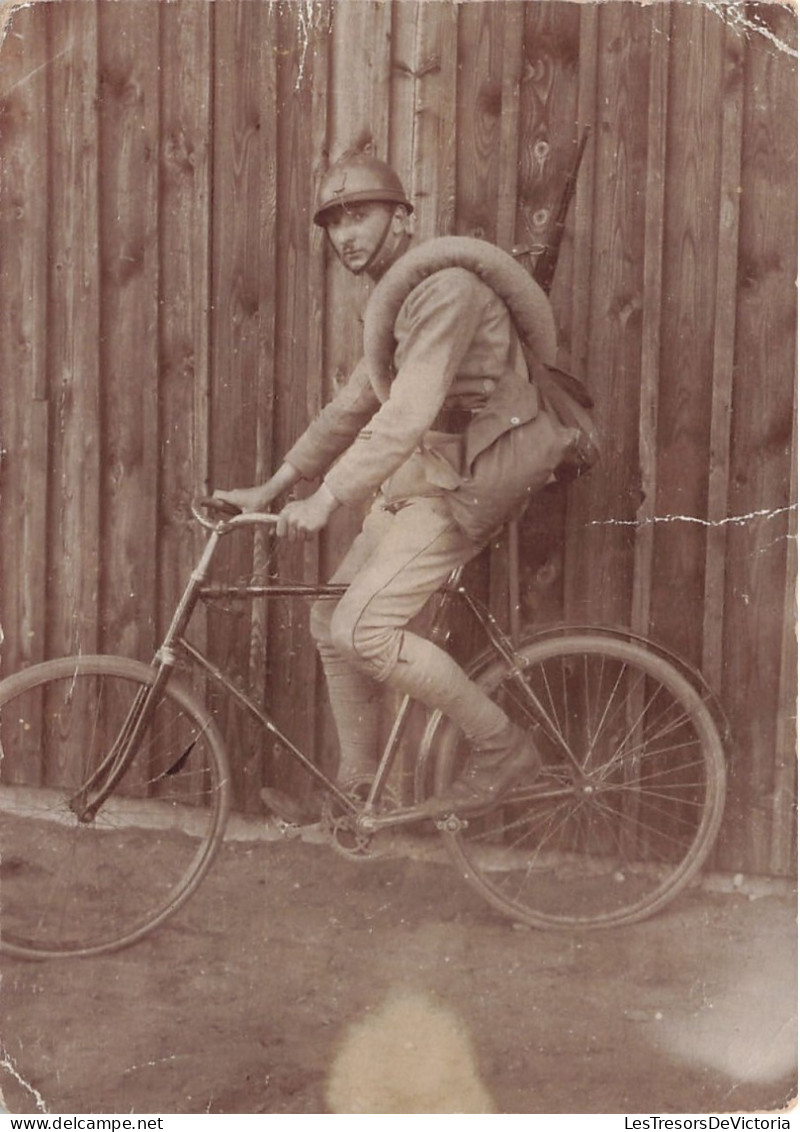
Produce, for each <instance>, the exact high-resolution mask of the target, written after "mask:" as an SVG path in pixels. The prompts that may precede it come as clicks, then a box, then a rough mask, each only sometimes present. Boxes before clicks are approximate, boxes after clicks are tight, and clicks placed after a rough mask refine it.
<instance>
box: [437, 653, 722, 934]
mask: <svg viewBox="0 0 800 1132" xmlns="http://www.w3.org/2000/svg"><path fill="white" fill-rule="evenodd" d="M517 655H518V658H519V663H518V670H517V671H518V673H519V675H518V676H515V674H514V670H513V669H512V668H511V666H509V665H508V664H507V663H506V662H504V661H502V660H498V659H497V654H496V653H493V654H492V656H493V658H494V659H483V661H482V662H479V663H478V665H477V666H476V668H475V669H474V671H473V672H472V677H473V679H475V680H476V681H477V683H478V684H479V685H480V686H481V687H482V688H483V689H484V690H485V691H486V692H487V693H488V694H489V695H490V696H491V697H492V698H493V699H494V700H495V701H496V702H498V703H499V704H501V706H503V707H504V709H505V710H506V711H507V713H508V714H509V715H510V716H511V718H513V719H514V720H515V721H516V722H517V723H519V724H521V725H523V726H527V727H531V728H534V729H535V730H533V731H532V735H533V736H535V741H536V742H537V744H538V746H539V749H540V751H541V753H542V756H543V769H542V772H541V774H540V775H539V776H538V777H537V778H536V780H535V781H534V782H532V783H529V784H525V783H522V784H520V785H519V786H518V787H515V789H514V791H513V792H512V794H511V795H510V796H509V797H508V798H507V799H504V800H503V801H502V802H501V803H500V804H499V805H497V806H495V807H494V808H493V809H491V810H490V811H489V812H486V813H484V814H482V815H475V816H473V817H469V816H467V817H466V818H465V819H464V820H463V823H462V828H460V829H458V830H453V831H450V832H448V831H445V832H444V834H443V836H444V838H445V842H446V845H447V849H448V851H449V853H450V855H451V857H452V859H453V861H454V863H455V865H456V867H457V868H458V870H459V872H460V874H461V875H462V877H463V878H464V879H465V880H466V881H467V882H468V883H469V884H471V885H472V886H473V887H474V888H475V889H477V890H478V891H479V892H480V893H481V895H482V896H483V897H484V898H485V899H487V900H488V901H489V903H490V904H492V905H493V907H495V908H496V909H498V910H499V911H500V912H502V913H504V914H505V915H508V916H510V917H512V918H513V919H516V920H518V921H520V922H522V923H526V924H529V925H532V926H534V927H538V928H595V927H612V926H618V925H622V924H629V923H633V922H635V921H637V920H640V919H644V918H645V917H646V916H650V915H652V914H654V913H655V912H657V911H659V910H660V909H662V908H663V907H664V906H665V905H666V904H668V903H669V902H670V901H671V900H673V899H674V898H675V897H676V896H677V895H678V893H679V892H681V891H682V890H683V889H684V888H685V887H686V886H687V885H688V884H689V883H690V881H691V880H692V879H693V878H694V877H695V875H696V874H697V872H698V870H699V869H700V868H701V867H702V865H703V863H704V861H705V860H706V858H707V857H708V854H709V852H710V850H711V847H712V845H713V842H714V838H715V836H716V834H717V831H718V829H719V825H720V822H721V820H722V813H723V808H724V800H725V757H724V749H723V744H722V740H721V738H720V735H719V733H718V730H717V727H716V725H715V723H714V719H713V717H712V715H711V713H710V712H709V710H708V708H707V707H706V705H705V704H704V702H703V699H702V697H701V696H700V695H699V694H698V692H697V691H696V690H695V688H694V687H692V685H691V684H690V683H689V681H688V680H687V679H686V678H685V677H684V676H683V675H682V674H681V673H680V672H678V670H677V669H676V668H675V667H674V666H673V665H672V664H671V663H670V662H669V661H667V660H665V659H664V658H663V656H661V655H658V654H657V653H654V652H652V651H650V650H648V649H647V648H645V647H643V646H642V645H641V644H636V643H633V642H631V641H628V640H625V639H617V638H610V637H608V636H607V635H600V634H597V635H593V634H591V633H588V634H580V635H575V636H563V637H556V638H544V639H542V638H540V639H538V640H534V639H531V640H524V639H523V643H522V644H521V645H520V646H519V647H518V649H517ZM465 754H466V746H465V743H464V739H463V735H462V734H461V733H460V732H459V731H458V729H457V728H456V727H455V726H454V725H453V724H451V723H450V722H449V721H448V720H446V719H445V718H444V717H443V716H441V715H438V716H434V717H432V719H431V721H430V723H429V725H428V728H427V730H426V734H425V736H424V739H423V744H422V750H421V755H420V763H421V765H422V766H423V767H425V766H432V768H433V788H434V790H440V789H442V788H443V787H444V786H446V785H447V783H448V782H449V781H451V779H452V778H453V777H454V775H455V774H457V772H458V769H459V766H460V760H461V759H462V758H463V757H464V755H465Z"/></svg>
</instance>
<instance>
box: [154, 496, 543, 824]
mask: <svg viewBox="0 0 800 1132" xmlns="http://www.w3.org/2000/svg"><path fill="white" fill-rule="evenodd" d="M193 512H194V514H195V518H197V520H198V522H200V523H201V524H202V525H203V526H204V527H205V528H206V529H207V530H208V531H209V537H208V540H207V542H206V545H205V548H204V550H203V552H202V554H201V556H200V560H199V562H198V564H197V567H196V568H195V570H194V571H193V572H192V574H191V576H190V578H189V581H188V583H187V586H186V589H185V591H184V593H183V595H182V596H181V599H180V601H179V603H178V606H177V609H176V611H175V614H174V616H173V619H172V623H171V625H170V627H169V629H168V630H167V634H166V636H165V638H164V641H163V643H162V645H161V646H160V648H159V649H158V651H157V652H156V655H155V659H154V662H153V663H154V664H156V665H158V666H159V668H160V669H161V671H162V672H167V673H168V672H169V670H171V669H172V668H174V666H175V665H176V664H177V661H178V657H179V656H180V655H183V656H185V657H187V658H188V659H189V660H190V661H191V662H192V663H193V664H195V665H197V667H198V668H199V669H201V670H202V671H203V672H205V673H206V675H207V676H208V677H209V678H210V679H211V681H212V682H213V683H214V684H215V685H217V686H218V687H219V688H221V689H223V690H224V691H225V692H227V693H228V694H229V695H231V696H232V697H233V699H234V700H235V701H236V703H238V704H239V706H240V707H242V708H243V709H244V710H245V711H246V712H247V713H248V714H249V715H251V716H252V717H253V718H255V719H256V720H257V721H258V722H259V723H260V724H261V726H262V727H264V728H266V730H267V731H268V732H269V733H270V735H271V736H272V737H273V738H274V739H275V740H276V741H277V742H278V743H279V744H280V745H281V747H283V748H284V750H286V751H287V752H288V753H289V754H290V756H291V757H292V758H293V759H295V760H296V761H297V762H298V763H300V765H301V766H302V767H303V768H304V769H305V770H306V771H307V772H308V773H309V774H310V775H311V776H312V777H313V778H314V779H315V780H316V781H317V782H318V783H319V784H320V785H321V786H322V787H324V789H325V790H326V791H327V792H328V793H329V794H331V795H333V796H334V797H335V798H336V799H337V801H338V802H339V804H340V805H341V806H342V807H344V809H345V810H346V811H347V812H349V813H351V814H356V813H370V812H371V811H374V809H375V806H376V804H377V801H378V799H379V798H380V797H381V794H382V792H383V789H384V787H385V785H386V782H387V779H388V777H389V773H390V771H391V769H392V766H393V764H394V761H395V758H396V756H397V752H398V749H399V745H400V740H401V738H402V736H403V733H404V730H405V727H406V725H407V722H408V718H409V715H410V712H411V707H412V704H413V701H412V700H411V698H410V697H409V696H404V697H403V699H402V701H401V703H400V706H399V708H398V710H397V713H396V716H395V719H394V721H393V724H392V727H391V731H390V734H389V736H388V738H387V741H386V744H385V747H384V750H383V752H382V755H381V758H380V761H379V764H378V768H377V770H376V773H375V777H374V779H373V781H372V783H371V785H370V789H369V793H368V796H367V799H366V801H365V802H364V803H358V802H355V801H354V800H353V799H352V798H351V797H349V796H348V795H347V794H346V793H344V792H343V791H342V789H341V787H340V786H339V784H338V783H337V782H336V781H335V780H334V779H332V778H331V777H330V776H329V775H328V774H326V773H325V771H323V770H321V769H320V768H319V767H318V766H317V765H316V764H315V763H314V762H312V761H311V759H310V758H309V757H308V756H307V755H306V754H305V752H304V751H302V750H301V749H300V748H299V747H298V746H297V745H296V744H295V743H294V742H293V741H292V740H291V739H290V738H289V737H288V736H287V735H286V734H285V733H284V732H283V731H282V730H281V729H280V727H279V726H278V725H277V723H276V722H275V720H274V719H273V718H272V717H271V716H270V715H269V714H268V712H267V711H266V710H264V709H262V708H261V707H259V705H258V704H256V703H255V702H254V701H253V699H252V698H251V697H250V696H249V695H247V694H246V693H245V692H243V691H242V690H241V689H240V688H238V687H236V685H235V684H234V683H233V682H232V681H231V680H230V679H229V678H228V677H227V676H226V674H225V673H224V672H223V671H222V669H220V668H219V666H218V665H216V664H215V663H214V662H213V661H212V660H210V659H209V657H207V656H206V655H205V654H204V653H203V652H201V651H200V649H198V648H197V647H196V646H195V645H193V644H192V643H191V642H190V641H188V640H187V639H186V636H185V631H186V629H187V627H188V624H189V621H190V619H191V616H192V613H193V612H194V609H195V607H196V605H197V602H198V601H200V600H202V601H215V600H220V599H229V600H230V599H233V600H241V599H253V598H279V597H282V598H286V597H289V598H296V597H302V598H311V599H319V598H330V599H335V598H338V597H341V596H342V594H343V593H344V592H345V591H346V589H347V585H346V584H335V583H334V584H332V583H317V584H305V583H297V582H280V581H276V582H266V583H259V584H246V585H231V584H221V583H208V581H207V578H208V574H209V570H210V566H211V563H212V561H213V558H214V554H215V552H216V549H217V547H218V545H219V542H220V540H221V539H222V538H223V537H224V536H225V535H227V534H229V533H230V532H232V531H234V530H238V529H241V528H243V527H252V528H256V527H271V526H274V524H275V522H276V516H274V515H267V514H261V513H257V512H254V513H247V514H242V515H236V516H234V517H232V518H229V519H225V520H220V521H216V522H213V523H212V522H210V521H209V520H208V519H206V518H205V517H204V516H203V515H201V514H200V513H199V512H198V511H197V509H196V508H193ZM462 572H463V571H462V569H461V568H459V569H457V570H454V571H453V573H452V574H451V575H450V577H449V579H448V580H447V582H446V584H445V585H444V587H443V588H442V590H441V591H440V593H439V601H438V603H437V605H436V607H435V610H434V613H433V618H432V622H431V626H430V634H431V636H432V637H438V636H440V635H441V633H442V630H443V627H444V625H445V624H446V620H447V615H448V613H449V611H450V610H451V608H452V606H453V604H454V603H456V602H458V603H459V604H461V605H464V606H466V608H468V609H469V610H470V612H471V614H472V615H473V617H474V619H475V620H476V621H477V623H478V624H479V625H480V627H481V629H482V631H483V633H484V635H485V637H486V640H487V642H488V643H490V644H491V645H492V647H493V648H494V649H495V650H496V652H497V654H498V657H499V658H502V659H504V660H505V661H506V662H507V663H508V664H509V665H510V666H511V667H512V669H517V660H516V654H515V651H514V647H513V644H512V642H511V640H510V638H509V637H508V636H507V635H506V634H505V633H504V632H503V630H502V629H501V627H500V626H499V624H498V623H497V620H496V619H495V617H494V616H493V615H492V613H491V611H490V610H489V609H488V608H487V607H486V606H485V605H483V603H482V602H480V601H478V600H477V599H476V598H475V596H474V595H473V594H471V593H470V592H469V591H468V590H467V589H466V587H465V586H464V585H463V583H462V581H461V576H462ZM520 675H521V673H520ZM157 683H158V684H160V680H159V681H157ZM145 710H146V709H145ZM412 815H413V816H412ZM415 816H418V815H417V812H416V810H415V809H414V808H413V807H412V808H408V809H400V810H397V811H395V812H394V813H393V814H392V815H386V818H387V821H388V819H389V818H390V817H391V818H393V819H394V820H393V822H392V824H400V823H402V822H403V821H404V820H408V821H412V820H414V817H415Z"/></svg>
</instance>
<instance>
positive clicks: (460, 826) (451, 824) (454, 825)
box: [434, 814, 469, 833]
mask: <svg viewBox="0 0 800 1132" xmlns="http://www.w3.org/2000/svg"><path fill="white" fill-rule="evenodd" d="M434 825H435V826H436V828H437V829H438V830H439V832H440V833H461V831H462V830H464V829H466V828H467V826H468V825H469V822H468V821H465V820H464V818H460V817H459V816H458V814H448V816H447V817H446V818H441V819H440V820H439V821H437V822H434Z"/></svg>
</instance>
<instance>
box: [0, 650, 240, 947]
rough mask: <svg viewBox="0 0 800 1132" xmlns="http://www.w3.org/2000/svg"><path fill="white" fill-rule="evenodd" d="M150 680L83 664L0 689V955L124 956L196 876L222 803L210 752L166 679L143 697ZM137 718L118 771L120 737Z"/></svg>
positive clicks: (56, 664) (209, 737)
mask: <svg viewBox="0 0 800 1132" xmlns="http://www.w3.org/2000/svg"><path fill="white" fill-rule="evenodd" d="M155 678H156V670H155V669H154V668H151V667H148V666H147V665H145V664H140V663H139V662H138V661H133V660H128V659H125V658H122V657H107V656H86V657H66V658H63V659H60V660H53V661H47V662H45V663H44V664H39V665H36V666H34V667H32V668H29V669H26V670H25V671H23V672H20V673H18V674H16V675H14V676H11V677H9V678H7V679H6V680H4V681H3V682H2V684H0V811H2V813H1V814H0V882H1V883H0V948H2V950H4V951H7V952H10V953H12V954H14V955H18V956H23V957H27V958H43V957H47V956H59V955H96V954H99V953H101V952H107V951H113V950H116V949H118V948H120V947H124V946H126V945H128V944H130V943H133V942H135V941H136V940H138V939H141V938H142V936H144V935H145V934H146V933H147V932H149V931H151V930H152V929H153V928H155V927H156V926H158V925H159V924H161V923H162V922H163V921H164V920H165V919H166V918H167V917H168V916H170V915H172V913H173V912H175V911H176V910H177V909H178V908H179V907H180V906H181V905H182V904H183V903H184V901H185V900H186V899H187V898H188V897H189V896H190V895H191V893H192V892H193V891H194V889H195V888H196V887H197V885H198V884H199V882H200V880H201V879H202V877H203V876H204V874H205V872H206V871H207V869H208V867H209V866H210V864H211V861H212V859H213V857H214V854H215V852H216V850H217V848H218V847H219V844H220V842H221V840H222V836H223V833H224V828H225V821H226V818H227V814H228V808H229V804H230V803H229V775H228V769H227V759H226V755H225V751H224V748H223V744H222V741H221V739H220V737H219V734H218V732H217V730H216V728H215V727H214V725H213V723H212V720H211V717H210V716H209V715H208V713H207V712H206V711H205V710H204V709H203V708H202V707H201V706H200V705H199V704H198V703H196V701H195V700H194V699H193V698H192V696H191V695H190V694H189V693H188V692H187V691H186V690H185V689H183V688H181V687H180V685H179V684H177V683H175V682H174V681H173V680H170V681H169V683H168V684H167V686H166V689H165V690H164V691H162V692H161V693H160V694H159V695H158V697H157V699H156V698H155V697H153V696H150V695H149V693H150V692H151V689H152V687H153V683H154V680H155ZM145 705H146V706H145ZM143 711H144V712H145V718H144V719H143V720H141V724H140V726H139V730H140V732H141V738H140V740H139V742H138V744H137V746H136V749H135V752H134V753H133V754H132V757H130V758H128V757H127V756H125V757H124V758H123V762H124V772H123V771H121V770H119V765H120V752H121V751H122V749H123V748H124V746H125V742H124V737H125V736H126V735H128V736H129V735H130V734H131V728H132V726H133V725H134V724H136V723H137V721H139V717H140V716H141V713H142V712H143ZM121 737H123V738H121ZM115 768H116V769H115ZM109 775H111V777H109ZM104 783H105V784H106V786H105V788H104ZM98 790H99V794H100V799H101V800H100V804H99V807H98V808H97V810H96V812H92V810H91V808H89V809H87V807H86V799H87V797H88V796H89V795H90V794H92V793H93V792H94V794H95V796H97V792H98Z"/></svg>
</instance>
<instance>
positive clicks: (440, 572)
mask: <svg viewBox="0 0 800 1132" xmlns="http://www.w3.org/2000/svg"><path fill="white" fill-rule="evenodd" d="M479 549H480V547H479V546H477V545H476V544H475V543H474V542H472V541H471V540H470V539H468V538H467V536H466V535H465V534H464V533H463V531H462V530H461V528H460V527H459V526H458V525H457V524H456V523H455V521H454V520H453V519H452V518H451V516H450V513H449V510H448V507H447V504H446V503H445V501H444V500H443V499H442V498H441V497H437V496H432V497H420V498H416V499H412V500H411V501H409V502H408V503H405V504H403V505H401V506H399V507H398V509H397V510H396V511H392V510H387V509H386V507H385V504H383V502H382V500H381V499H379V500H378V502H377V503H376V504H375V505H374V506H373V507H372V509H371V511H370V512H369V514H368V515H367V518H366V520H365V522H364V525H363V528H362V530H361V532H360V534H359V535H358V537H357V538H356V539H355V541H354V542H353V545H352V546H351V548H350V550H349V552H348V553H347V555H346V556H345V558H344V560H343V561H342V563H341V565H340V566H339V568H338V570H337V571H336V573H335V574H334V576H333V578H332V579H331V581H333V582H347V583H350V584H349V588H348V589H347V591H346V593H345V594H344V596H343V597H342V598H341V600H340V601H339V602H338V603H334V602H332V601H330V600H326V599H321V600H319V601H317V602H315V604H314V606H313V607H312V610H311V633H312V636H313V637H314V640H315V641H316V643H317V645H318V647H319V649H320V652H321V653H322V654H323V658H324V656H325V653H326V652H328V650H330V649H333V650H334V651H335V652H336V654H338V656H339V657H340V658H342V659H344V660H346V661H347V662H348V663H349V664H351V665H352V666H353V667H354V668H357V669H358V670H359V671H361V672H362V673H364V674H365V675H367V676H369V677H370V678H371V679H373V680H376V681H378V682H380V683H385V682H387V681H388V682H390V683H391V682H392V681H391V679H390V678H391V676H392V673H393V672H394V671H395V670H396V669H397V666H398V664H399V663H400V661H401V659H402V657H403V639H404V628H405V626H406V625H407V624H408V623H409V621H411V620H412V618H413V617H415V616H416V615H417V614H418V613H419V612H420V610H421V609H422V608H423V606H424V605H425V603H426V601H427V600H428V598H429V597H430V596H431V595H432V594H434V593H435V592H436V590H438V589H439V587H440V586H441V585H442V584H443V583H444V581H445V580H446V579H447V577H448V576H449V574H450V573H451V572H452V571H453V570H454V569H455V568H456V567H458V566H461V565H463V564H464V563H466V562H468V561H469V560H470V559H471V558H473V557H474V556H475V554H476V553H477V552H478V550H479Z"/></svg>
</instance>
